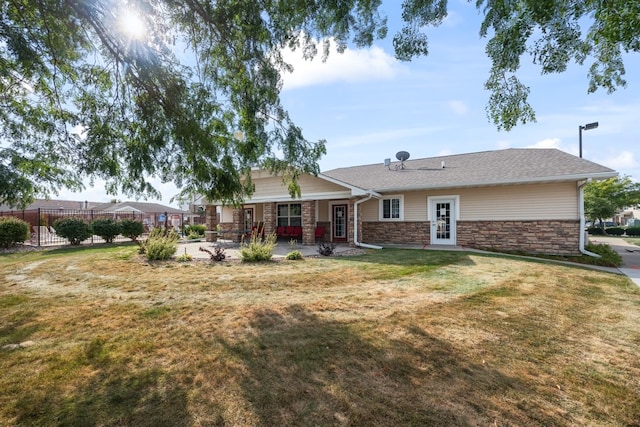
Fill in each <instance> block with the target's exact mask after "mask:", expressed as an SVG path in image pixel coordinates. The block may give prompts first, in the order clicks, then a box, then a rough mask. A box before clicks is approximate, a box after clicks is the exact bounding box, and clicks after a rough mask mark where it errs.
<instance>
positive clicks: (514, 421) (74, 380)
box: [0, 246, 640, 426]
mask: <svg viewBox="0 0 640 427" xmlns="http://www.w3.org/2000/svg"><path fill="white" fill-rule="evenodd" d="M134 252H135V248H133V247H117V246H116V247H113V248H110V249H99V250H98V249H90V250H84V251H81V250H76V251H61V252H50V253H29V254H17V255H11V256H1V257H0V325H1V326H0V348H1V349H0V370H1V371H2V372H3V375H2V377H0V389H2V390H5V392H3V393H2V394H0V425H61V424H62V425H150V426H151V425H249V426H252V425H253V426H261V425H296V426H297V425H313V426H323V425H326V426H329V425H331V426H333V425H388V426H395V425H611V426H616V425H634V423H637V420H638V419H640V403H639V402H640V398H639V396H640V383H639V382H638V378H640V363H639V362H638V358H637V354H638V353H639V351H638V350H640V328H639V327H638V326H639V325H640V314H639V313H640V310H639V309H640V291H639V290H638V289H637V288H636V287H634V285H633V284H631V283H630V281H629V280H628V279H626V278H625V277H622V276H616V275H610V274H606V273H601V272H594V271H589V270H585V269H577V268H569V267H564V266H557V265H552V264H545V263H532V262H525V261H517V260H513V259H505V258H501V257H497V256H481V255H475V254H468V253H456V252H430V251H429V252H425V251H402V250H384V251H378V252H372V253H370V254H367V255H363V256H357V257H340V258H322V259H306V260H304V261H295V262H277V263H275V262H270V263H266V264H238V263H222V264H218V265H213V266H212V265H209V264H205V263H190V264H178V263H174V262H167V263H152V264H147V263H144V262H142V261H140V260H139V259H138V258H137V257H136V256H135V255H134ZM20 343H28V345H24V346H15V345H16V344H20Z"/></svg>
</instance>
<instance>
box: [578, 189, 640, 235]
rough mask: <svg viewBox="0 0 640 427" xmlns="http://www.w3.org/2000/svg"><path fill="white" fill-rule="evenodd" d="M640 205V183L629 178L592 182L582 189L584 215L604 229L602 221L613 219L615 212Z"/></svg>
mask: <svg viewBox="0 0 640 427" xmlns="http://www.w3.org/2000/svg"><path fill="white" fill-rule="evenodd" d="M638 203H640V183H638V182H634V181H632V180H631V179H630V178H629V177H623V178H620V177H618V178H609V179H606V180H603V181H593V182H591V183H589V184H588V185H587V186H586V187H585V189H584V213H585V217H586V218H587V219H590V220H591V221H592V222H595V220H600V226H601V227H603V228H604V219H607V218H611V217H613V216H614V215H615V214H616V212H617V211H618V210H620V209H622V208H624V207H627V206H634V205H637V204H638Z"/></svg>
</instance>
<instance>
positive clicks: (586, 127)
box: [578, 122, 598, 158]
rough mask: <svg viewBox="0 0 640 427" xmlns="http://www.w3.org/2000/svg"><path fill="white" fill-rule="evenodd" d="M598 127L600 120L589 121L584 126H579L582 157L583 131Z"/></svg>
mask: <svg viewBox="0 0 640 427" xmlns="http://www.w3.org/2000/svg"><path fill="white" fill-rule="evenodd" d="M597 127H598V122H593V123H587V124H586V125H584V126H578V141H579V144H580V158H582V131H583V130H590V129H595V128H597Z"/></svg>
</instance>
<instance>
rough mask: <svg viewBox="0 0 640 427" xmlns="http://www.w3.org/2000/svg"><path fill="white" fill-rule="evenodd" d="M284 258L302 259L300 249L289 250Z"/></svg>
mask: <svg viewBox="0 0 640 427" xmlns="http://www.w3.org/2000/svg"><path fill="white" fill-rule="evenodd" d="M285 258H286V259H290V260H298V259H302V258H303V256H302V253H301V252H300V251H291V252H289V253H288V254H287V256H286V257H285Z"/></svg>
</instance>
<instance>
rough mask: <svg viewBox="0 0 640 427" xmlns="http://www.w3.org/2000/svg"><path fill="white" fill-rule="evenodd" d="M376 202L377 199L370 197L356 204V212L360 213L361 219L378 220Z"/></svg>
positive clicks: (367, 220) (366, 220)
mask: <svg viewBox="0 0 640 427" xmlns="http://www.w3.org/2000/svg"><path fill="white" fill-rule="evenodd" d="M378 203H379V201H378V199H371V200H368V201H366V202H363V203H360V204H359V205H358V213H359V214H360V215H361V218H362V221H365V222H372V221H378V219H379V218H378Z"/></svg>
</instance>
